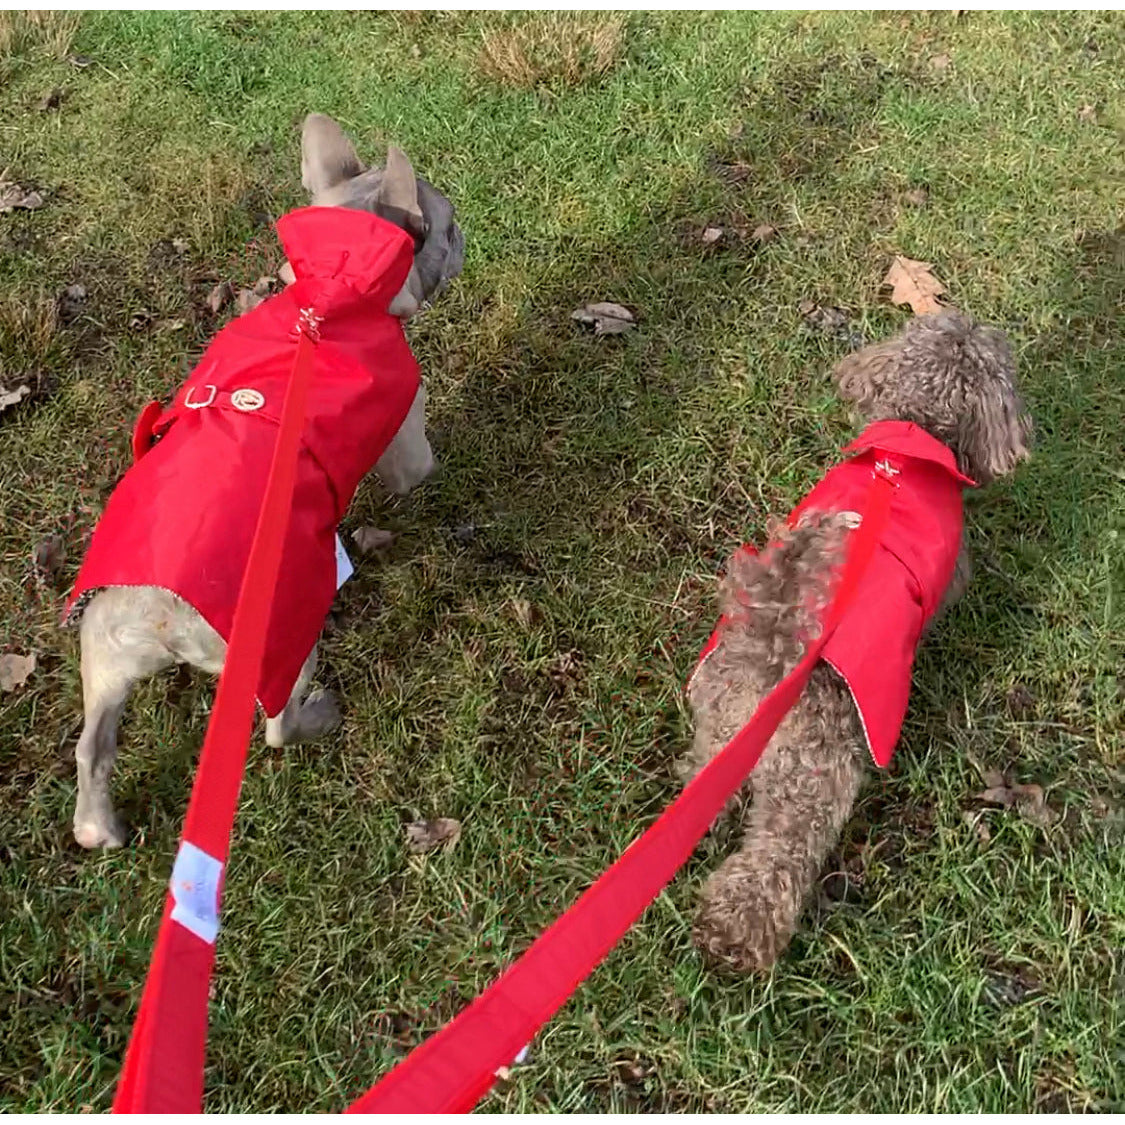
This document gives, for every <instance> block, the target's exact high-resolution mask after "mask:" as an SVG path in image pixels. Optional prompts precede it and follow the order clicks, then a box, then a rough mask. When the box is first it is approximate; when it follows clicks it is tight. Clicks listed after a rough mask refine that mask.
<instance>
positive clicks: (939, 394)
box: [680, 309, 1030, 971]
mask: <svg viewBox="0 0 1125 1125" xmlns="http://www.w3.org/2000/svg"><path fill="white" fill-rule="evenodd" d="M836 379H837V383H838V385H839V388H840V391H841V393H842V394H843V396H844V397H845V398H847V399H849V400H850V401H851V402H852V403H853V404H854V405H855V407H856V410H857V413H858V414H859V416H860V418H861V419H862V420H863V421H864V423H866V426H865V429H864V430H863V432H862V433H861V434H860V436H859V439H858V440H857V441H856V442H854V443H853V444H852V445H850V446H849V447H848V448H847V450H846V451H845V452H846V454H847V455H848V460H846V461H844V462H843V463H842V464H840V465H838V466H837V467H835V468H833V469H831V470H829V472H828V473H827V474H826V475H825V476H824V478H823V479H822V480H821V481H820V483H819V484H817V485H816V487H815V488H813V490H812V491H811V492H810V493H809V494H808V495H807V496H806V497H805V498H804V499H803V500H802V501H801V503H800V504H799V505H798V506H797V508H796V509H795V510H794V511H793V512H792V513H791V515H790V516H789V518H788V520H787V521H786V522H785V523H784V524H783V525H782V526H781V527H779V528H778V529H777V530H776V532H775V533H774V534H773V535H772V536H771V537H770V541H769V543H768V545H767V546H766V548H765V549H764V550H763V551H762V553H761V554H760V555H759V554H757V553H756V552H755V551H753V549H750V550H748V551H743V552H738V553H736V554H735V556H734V558H732V559H731V561H730V565H729V566H728V568H727V573H726V575H725V576H724V578H723V580H722V584H721V587H720V589H721V598H722V613H723V620H722V622H721V623H720V626H719V628H718V629H717V630H716V631H715V634H714V636H713V637H712V639H711V642H710V643H709V645H708V646H707V650H706V651H705V658H704V659H703V660H702V662H701V663H700V664H699V665H698V667H697V668H696V670H695V674H694V675H693V676H692V679H691V681H690V683H689V686H688V695H689V698H690V701H691V707H692V712H693V715H694V719H695V737H694V742H693V746H692V748H691V750H690V752H689V753H688V754H686V755H685V757H684V760H683V762H682V763H681V770H680V772H681V776H682V777H684V778H685V780H686V779H688V778H691V777H693V776H694V775H695V773H697V772H698V771H699V770H700V769H701V768H702V767H703V766H704V765H705V764H706V763H707V762H709V761H711V760H712V759H713V758H714V757H715V756H716V755H717V754H718V753H720V752H721V751H722V749H723V748H724V747H725V746H726V745H727V744H728V743H729V742H730V741H731V739H733V738H734V737H735V736H736V735H737V733H738V732H739V731H740V730H741V729H742V727H743V726H744V725H745V724H746V723H747V722H748V721H749V720H750V718H751V716H752V715H754V713H755V712H756V710H757V708H758V707H759V705H760V703H761V700H762V699H764V698H765V697H767V696H768V695H769V694H770V693H771V692H772V691H773V689H774V688H775V687H776V686H777V684H778V683H779V682H780V681H781V680H782V679H783V678H784V677H786V676H787V675H788V674H789V673H790V672H791V671H792V669H794V668H795V667H796V666H797V665H798V664H799V663H800V661H801V660H802V658H803V657H804V655H805V653H806V652H807V651H808V649H809V641H810V638H813V637H816V638H820V637H821V636H822V630H823V629H824V628H825V620H826V616H825V615H826V614H828V613H830V607H831V606H832V605H833V604H834V603H833V597H834V591H837V590H838V589H839V588H840V581H841V579H840V574H841V567H842V566H843V564H844V560H845V558H846V557H847V556H848V553H849V543H854V542H855V540H853V539H852V538H851V537H852V536H855V535H861V534H862V532H861V531H860V532H857V531H856V530H855V529H856V527H857V526H859V524H858V523H857V517H858V518H859V520H862V518H863V515H862V514H863V513H864V512H868V513H872V517H871V518H872V522H871V523H869V524H868V528H869V529H870V528H872V527H874V528H876V529H877V539H876V540H874V541H873V545H874V552H873V554H872V555H871V557H870V559H869V561H868V562H866V563H865V564H864V566H865V568H864V570H863V571H862V575H861V577H859V578H858V582H859V585H858V586H857V587H856V589H855V592H854V595H853V597H852V600H851V601H850V602H849V603H848V605H847V608H845V609H844V610H843V616H842V617H841V618H840V619H839V621H838V623H837V624H836V626H835V630H834V631H832V632H830V633H829V634H828V635H827V637H825V638H824V642H823V643H824V647H823V649H819V650H818V651H819V657H818V659H817V663H816V666H815V667H813V669H812V672H811V675H810V676H809V679H808V682H807V683H806V684H805V686H804V688H803V690H802V691H801V694H800V697H799V699H798V700H797V702H796V703H795V704H794V706H793V707H792V708H791V709H790V710H789V711H788V713H787V714H786V715H785V717H784V719H783V720H782V722H781V723H780V725H779V726H778V728H777V730H776V732H775V734H774V735H773V737H772V738H771V740H770V742H769V744H768V746H767V747H766V749H765V751H764V752H763V753H762V755H761V757H760V758H759V759H758V763H757V765H756V766H755V767H754V770H753V772H752V773H751V775H750V776H749V778H748V779H747V782H746V785H745V786H744V789H743V791H742V794H741V797H742V800H741V801H739V802H737V814H738V818H739V820H740V823H741V828H742V839H741V842H740V843H739V844H738V846H737V847H736V849H735V850H734V851H733V852H732V853H731V854H730V855H728V856H727V858H726V859H725V860H724V862H723V863H722V864H721V865H720V866H719V867H718V868H717V869H716V870H715V871H714V872H713V873H712V874H711V876H710V878H709V879H708V880H707V883H706V885H705V887H704V888H703V892H702V896H701V904H700V908H699V912H698V914H697V917H696V923H695V933H694V937H695V941H696V944H697V945H698V946H699V947H700V949H701V950H702V951H703V953H704V955H705V956H706V957H708V958H709V959H710V960H712V961H714V962H716V963H718V964H722V965H724V966H726V967H728V968H733V969H736V970H739V971H756V970H762V969H768V968H769V967H770V966H771V965H772V964H773V963H774V962H775V961H776V960H777V958H778V957H779V956H780V955H781V953H782V952H783V951H784V949H785V948H786V946H787V944H788V942H789V940H790V939H791V937H792V936H793V933H794V932H795V930H796V927H797V923H798V920H799V918H800V915H801V911H802V909H803V908H804V904H805V903H806V901H807V900H808V897H809V895H810V894H811V893H812V892H813V889H814V888H815V886H816V879H817V876H818V875H819V874H820V872H821V871H822V870H823V867H824V863H825V861H826V859H827V857H828V855H829V854H830V851H831V849H832V848H833V847H834V846H835V845H836V841H837V840H838V839H839V837H840V833H841V831H842V830H843V827H844V825H845V824H846V823H847V820H848V817H849V816H850V815H851V811H852V808H853V806H854V803H855V801H856V799H857V797H858V795H859V792H860V789H861V786H862V783H863V778H864V776H865V773H866V767H867V763H868V762H869V761H870V760H871V759H874V761H875V762H876V764H877V765H879V766H886V765H887V764H888V763H889V762H890V760H891V756H892V754H893V753H894V750H895V743H896V742H897V741H898V737H899V732H900V730H901V728H902V723H903V717H904V715H905V712H906V707H907V701H908V697H909V693H910V679H911V670H912V665H913V663H914V654H915V651H916V650H917V648H918V646H919V643H920V642H921V640H922V636H923V633H924V631H925V629H926V626H927V624H928V623H929V622H930V621H931V620H932V619H933V618H934V617H935V615H936V614H937V613H939V612H940V609H941V607H942V606H944V605H947V604H949V603H950V602H951V601H952V600H953V599H955V598H956V597H957V596H959V594H960V593H961V591H962V590H963V589H964V588H965V585H966V583H967V580H968V560H967V554H966V552H965V549H964V545H963V543H962V510H961V506H962V492H963V489H964V487H965V486H966V485H969V484H972V483H973V481H979V482H980V483H981V484H984V485H987V484H989V483H990V482H992V481H993V480H995V479H997V478H998V477H1001V476H1004V475H1005V474H1007V473H1010V472H1012V471H1013V470H1014V469H1015V467H1016V465H1017V464H1019V462H1020V461H1022V460H1023V459H1024V458H1025V457H1027V455H1028V451H1027V441H1028V438H1029V436H1030V421H1029V420H1028V418H1027V416H1026V415H1025V414H1024V412H1023V407H1022V404H1021V402H1020V397H1019V393H1018V391H1017V390H1016V384H1015V363H1014V360H1013V358H1012V354H1011V349H1010V348H1009V346H1008V343H1007V341H1006V340H1005V338H1004V335H1003V333H1001V332H999V331H998V330H997V329H994V328H988V327H985V326H984V325H980V324H976V323H974V322H973V321H972V320H971V319H970V318H969V317H967V316H966V315H964V314H963V313H960V312H957V311H955V310H952V309H950V310H946V311H944V312H942V313H938V314H934V315H931V316H923V317H918V318H917V319H916V320H913V321H911V322H910V324H908V325H907V327H906V328H905V330H904V331H903V332H902V333H901V334H900V335H899V336H897V337H895V338H893V339H890V340H884V341H880V342H878V343H875V344H871V345H869V346H867V347H865V348H863V349H861V350H860V351H858V352H855V353H853V354H852V355H850V356H847V357H846V358H844V359H843V360H842V361H841V362H840V364H839V365H838V366H837V369H836ZM873 475H874V477H875V480H874V481H873V479H872V478H873ZM970 478H971V479H970ZM888 488H890V489H891V491H890V493H889V496H888V492H887V489H888ZM876 496H878V497H879V498H880V499H879V501H878V502H876V500H875V497H876ZM869 497H870V499H869ZM888 498H889V505H887V506H884V503H883V501H884V500H885V499H888ZM876 513H877V515H876ZM884 518H885V520H886V522H885V523H884ZM732 811H733V810H732Z"/></svg>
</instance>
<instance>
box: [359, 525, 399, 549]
mask: <svg viewBox="0 0 1125 1125" xmlns="http://www.w3.org/2000/svg"><path fill="white" fill-rule="evenodd" d="M394 541H395V533H394V532H393V531H384V530H383V528H381V527H357V528H356V530H355V531H353V532H352V542H353V543H354V544H355V545H356V547H357V548H358V550H359V551H360V553H361V554H364V555H370V554H373V553H374V552H375V551H382V550H385V549H386V548H387V547H389V546H390V545H391V544H392V543H393V542H394Z"/></svg>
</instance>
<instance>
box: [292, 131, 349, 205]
mask: <svg viewBox="0 0 1125 1125" xmlns="http://www.w3.org/2000/svg"><path fill="white" fill-rule="evenodd" d="M362 171H363V165H362V164H361V163H360V162H359V157H358V156H357V155H356V151H355V146H354V145H353V144H352V142H351V141H349V140H348V138H347V137H346V136H345V135H344V130H343V129H341V128H340V126H339V125H337V124H336V122H335V121H333V120H332V118H331V117H326V116H325V115H324V114H323V113H310V114H309V115H308V117H306V118H305V127H304V129H303V131H302V133H301V183H302V184H303V185H304V187H305V190H306V191H307V192H308V193H309V195H311V196H312V197H313V199H315V198H316V197H317V196H318V195H321V194H322V193H323V192H326V191H329V190H330V189H331V188H334V187H337V186H338V185H339V184H342V183H344V182H345V181H346V180H350V179H353V178H354V177H355V176H358V175H359V174H360V173H361V172H362Z"/></svg>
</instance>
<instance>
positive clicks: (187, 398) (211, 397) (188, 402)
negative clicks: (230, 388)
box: [184, 383, 218, 410]
mask: <svg viewBox="0 0 1125 1125" xmlns="http://www.w3.org/2000/svg"><path fill="white" fill-rule="evenodd" d="M203 385H204V387H205V388H206V389H207V391H208V392H210V393H209V394H208V395H207V398H206V399H204V400H203V402H195V401H193V400H192V395H194V394H195V387H188V389H187V394H186V395H184V406H186V407H187V408H188V410H202V409H203V408H204V407H205V406H210V405H211V403H213V402H214V401H215V395H216V394H217V393H218V391H217V388H216V387H215V384H214V383H204V384H203Z"/></svg>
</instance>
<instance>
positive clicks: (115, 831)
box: [74, 816, 126, 848]
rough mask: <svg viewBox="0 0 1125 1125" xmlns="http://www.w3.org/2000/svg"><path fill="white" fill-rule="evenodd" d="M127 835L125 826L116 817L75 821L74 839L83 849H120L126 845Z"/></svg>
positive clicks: (76, 819)
mask: <svg viewBox="0 0 1125 1125" xmlns="http://www.w3.org/2000/svg"><path fill="white" fill-rule="evenodd" d="M125 835H126V833H125V825H124V824H122V823H121V821H120V820H119V819H118V818H117V817H116V816H108V817H105V818H103V819H102V820H89V819H85V820H79V819H78V818H77V817H75V820H74V839H75V840H76V841H77V843H78V846H79V847H81V848H120V847H122V846H124V844H125Z"/></svg>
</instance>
